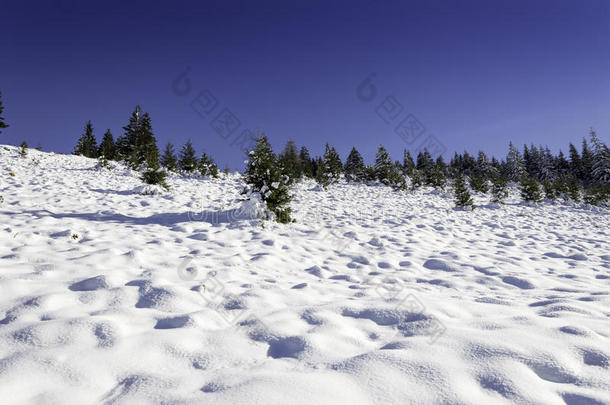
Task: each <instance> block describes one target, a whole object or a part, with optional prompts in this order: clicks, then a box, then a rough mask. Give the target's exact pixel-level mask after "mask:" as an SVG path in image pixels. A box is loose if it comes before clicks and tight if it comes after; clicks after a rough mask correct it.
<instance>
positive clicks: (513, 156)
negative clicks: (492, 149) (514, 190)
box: [504, 142, 525, 181]
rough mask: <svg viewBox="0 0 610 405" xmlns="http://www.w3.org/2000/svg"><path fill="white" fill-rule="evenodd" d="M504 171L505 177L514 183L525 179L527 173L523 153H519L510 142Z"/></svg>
mask: <svg viewBox="0 0 610 405" xmlns="http://www.w3.org/2000/svg"><path fill="white" fill-rule="evenodd" d="M504 171H505V176H506V177H507V178H508V179H509V180H513V181H514V180H517V179H520V178H521V177H523V174H524V172H525V168H524V164H523V160H522V158H521V153H519V150H518V149H517V148H516V147H515V145H513V143H512V142H510V143H509V145H508V155H507V156H506V163H505V166H504Z"/></svg>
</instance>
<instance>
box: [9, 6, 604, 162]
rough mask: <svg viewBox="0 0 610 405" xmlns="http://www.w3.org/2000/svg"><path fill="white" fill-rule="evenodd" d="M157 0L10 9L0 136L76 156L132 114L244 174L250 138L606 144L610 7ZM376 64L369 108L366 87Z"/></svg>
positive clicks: (501, 147) (367, 150) (500, 145)
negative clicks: (404, 125) (226, 121)
mask: <svg viewBox="0 0 610 405" xmlns="http://www.w3.org/2000/svg"><path fill="white" fill-rule="evenodd" d="M125 3H129V4H125ZM158 3H159V4H155V2H151V1H141V2H137V1H130V2H125V1H120V2H118V1H117V2H114V1H92V2H81V1H51V2H43V1H40V2H36V1H2V2H0V49H1V50H0V90H1V91H2V99H3V101H4V105H5V111H4V116H5V118H6V119H7V121H8V123H9V124H10V125H11V127H10V128H8V129H7V130H5V131H3V133H2V134H1V135H0V143H11V144H17V143H20V142H21V141H22V140H24V139H25V140H27V141H28V143H29V144H30V145H31V146H36V144H38V143H40V144H41V145H42V147H43V150H53V151H57V152H71V151H72V149H73V146H74V144H75V142H76V140H77V138H78V137H79V135H80V134H81V133H82V128H83V126H84V124H85V122H86V121H87V120H89V119H90V120H91V121H92V122H93V125H94V128H95V133H96V135H97V136H98V139H100V138H101V136H102V134H103V132H104V131H105V130H106V128H110V129H111V131H112V132H113V134H114V135H115V137H116V136H118V135H120V133H121V127H122V126H123V125H125V124H126V122H127V119H128V117H129V114H130V113H131V111H132V110H133V108H134V106H135V105H136V104H140V105H141V106H142V108H143V110H145V111H148V112H149V113H150V114H151V117H152V122H153V128H154V130H155V134H156V135H157V138H158V140H159V146H160V147H162V146H163V145H164V144H165V142H166V141H167V140H170V139H171V140H172V141H173V142H174V143H175V144H178V145H181V144H182V143H183V142H184V141H186V140H187V139H188V138H191V139H192V140H193V142H194V144H195V146H196V147H197V150H198V152H199V151H201V150H202V148H205V150H206V151H207V152H208V153H211V154H212V155H213V156H214V157H215V159H216V161H217V162H218V164H219V165H220V166H221V167H224V165H225V164H227V163H228V164H229V165H230V166H231V168H233V169H235V168H240V167H241V166H242V162H243V160H244V158H243V156H242V154H241V152H240V150H239V148H237V147H235V146H231V142H232V141H233V140H234V139H235V138H236V137H237V135H238V133H239V132H241V131H243V130H244V129H250V130H252V131H255V132H256V130H257V128H260V129H261V130H262V131H264V132H265V133H266V134H267V135H268V136H269V138H270V140H271V142H272V144H273V145H274V147H275V148H276V149H277V150H279V149H280V148H282V147H283V145H284V144H285V142H286V141H287V140H288V139H289V138H293V139H294V140H295V141H296V142H297V144H298V145H302V144H305V145H306V146H308V148H309V149H310V151H311V152H312V154H319V153H322V152H323V147H324V143H325V142H326V141H328V142H330V143H331V144H332V145H335V146H336V148H337V150H338V151H339V153H340V155H341V157H342V158H343V159H344V158H345V157H346V155H347V153H348V152H349V149H350V148H351V146H353V145H354V146H356V147H357V148H358V149H359V150H360V151H361V152H362V153H363V155H364V156H365V159H366V160H368V161H370V160H371V159H372V158H373V157H374V153H375V150H376V148H377V146H378V145H379V144H384V145H385V146H386V147H387V148H388V149H389V150H390V153H391V154H392V155H393V157H394V158H395V159H399V158H401V156H402V149H403V148H404V147H405V146H408V147H410V148H411V149H417V147H419V146H420V144H421V143H422V142H423V141H424V140H425V138H426V137H427V136H429V135H433V136H434V137H435V138H436V139H437V140H438V141H439V142H440V143H441V144H442V145H443V146H444V147H445V148H446V152H445V153H444V156H445V157H446V158H450V156H451V155H452V154H453V152H454V151H455V150H463V149H467V150H469V151H472V152H476V151H477V150H479V149H482V150H484V151H486V152H488V153H491V154H495V155H502V156H503V155H504V154H505V152H506V148H507V144H508V141H509V140H512V141H513V142H515V143H517V144H519V145H522V144H523V143H525V142H527V143H530V142H534V143H536V144H544V145H549V146H550V147H551V148H552V149H553V150H555V151H557V150H558V149H559V148H563V150H564V151H565V150H566V146H567V144H568V142H570V141H572V142H577V143H580V140H581V138H582V137H583V136H585V135H586V134H587V131H588V128H589V127H591V126H593V127H594V128H595V129H596V130H597V131H598V134H599V135H600V137H601V138H602V139H603V140H605V141H608V139H609V137H610V136H609V134H610V2H608V1H593V0H589V1H556V0H554V1H514V0H511V1H460V2H458V1H421V2H408V1H397V2H394V1H383V2H379V1H367V2H363V1H353V0H352V1H299V2H296V1H278V2H266V1H265V2H256V1H244V2H238V1H227V0H225V1H208V2H195V1H193V2H184V1H171V2H158ZM187 67H188V68H190V70H189V73H188V78H189V79H190V83H191V91H190V93H189V94H187V95H182V96H180V95H177V94H176V93H175V92H174V91H173V90H172V83H173V81H174V79H175V78H176V77H177V76H178V75H179V74H180V73H182V72H184V71H185V69H187ZM373 72H374V73H375V76H374V78H373V81H372V83H373V85H374V86H375V88H376V90H377V93H376V97H375V98H374V99H373V100H371V101H368V102H365V101H362V100H361V99H359V98H358V97H357V88H358V86H359V85H360V84H361V82H362V81H363V80H364V79H365V78H366V77H367V76H368V75H369V74H371V73H373ZM206 89H207V90H209V92H210V94H213V96H214V97H215V98H216V100H217V105H216V107H215V109H213V110H212V111H211V113H210V114H209V115H208V116H203V117H202V116H200V115H199V114H198V113H197V112H195V111H194V110H193V109H192V108H191V106H190V103H191V101H192V100H193V99H194V98H195V97H196V96H197V95H198V94H199V92H200V91H203V90H206ZM387 96H393V97H394V98H395V100H396V101H398V102H400V103H401V104H402V106H403V111H402V112H401V114H400V115H398V116H397V117H396V118H395V119H394V120H392V118H393V117H389V116H388V115H387V114H386V119H387V120H389V121H390V123H385V122H384V121H383V120H382V118H380V117H379V115H377V113H376V109H377V107H378V105H379V104H380V103H382V102H383V101H384V99H385V98H386V97H387ZM384 106H386V107H388V106H389V104H387V103H386V104H384ZM224 108H228V109H229V110H230V111H231V112H232V113H233V114H234V115H235V116H236V117H237V118H238V119H239V120H240V122H241V124H240V126H239V128H238V129H237V130H236V132H235V133H234V134H232V135H229V137H228V140H225V139H223V138H222V137H221V136H220V135H218V133H217V132H216V131H215V130H214V129H213V128H212V127H211V125H210V123H211V122H212V121H213V119H214V118H215V117H216V116H217V115H218V114H219V113H221V111H222V110H223V109H224ZM394 111H398V110H394ZM408 114H413V115H414V116H415V117H416V118H417V119H418V120H419V122H421V124H422V125H423V126H424V127H425V133H424V134H423V135H421V136H419V137H418V138H417V139H416V140H415V141H412V142H410V144H409V145H406V144H405V142H404V140H403V139H401V137H399V136H398V135H397V134H396V133H395V132H394V128H395V127H396V125H397V124H398V122H400V121H401V120H402V119H403V118H405V117H406V116H407V115H408Z"/></svg>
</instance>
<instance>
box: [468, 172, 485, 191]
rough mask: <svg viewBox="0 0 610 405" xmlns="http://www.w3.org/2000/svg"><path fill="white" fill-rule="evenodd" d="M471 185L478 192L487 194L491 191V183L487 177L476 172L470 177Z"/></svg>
mask: <svg viewBox="0 0 610 405" xmlns="http://www.w3.org/2000/svg"><path fill="white" fill-rule="evenodd" d="M470 187H472V189H473V190H474V191H476V192H479V193H483V194H487V192H488V191H489V183H488V181H487V178H486V177H485V176H484V175H482V174H480V173H476V174H473V175H472V176H471V177H470Z"/></svg>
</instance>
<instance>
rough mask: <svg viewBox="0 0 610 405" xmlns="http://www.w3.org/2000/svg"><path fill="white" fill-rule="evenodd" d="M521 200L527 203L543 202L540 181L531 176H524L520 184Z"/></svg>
mask: <svg viewBox="0 0 610 405" xmlns="http://www.w3.org/2000/svg"><path fill="white" fill-rule="evenodd" d="M519 188H520V191H521V199H523V201H526V202H533V203H539V202H540V200H542V192H541V191H540V185H539V184H538V181H536V179H534V178H533V177H530V176H523V178H522V179H521V181H520V182H519Z"/></svg>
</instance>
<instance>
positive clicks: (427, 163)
mask: <svg viewBox="0 0 610 405" xmlns="http://www.w3.org/2000/svg"><path fill="white" fill-rule="evenodd" d="M416 167H417V169H418V170H419V171H420V172H421V173H422V174H423V176H424V181H425V183H426V184H427V185H432V181H431V180H432V175H433V172H434V159H432V155H430V152H429V151H428V149H427V148H424V150H423V152H419V153H418V154H417V165H416Z"/></svg>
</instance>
